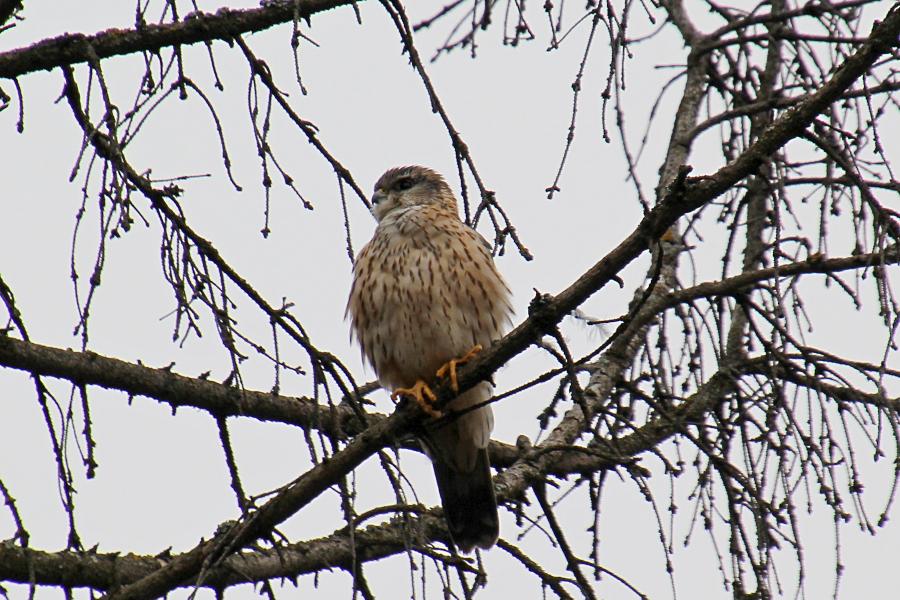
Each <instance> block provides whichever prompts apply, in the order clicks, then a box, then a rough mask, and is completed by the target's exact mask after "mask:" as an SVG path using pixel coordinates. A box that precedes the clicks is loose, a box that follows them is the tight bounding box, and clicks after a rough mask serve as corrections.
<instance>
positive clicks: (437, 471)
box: [433, 448, 500, 553]
mask: <svg viewBox="0 0 900 600" xmlns="http://www.w3.org/2000/svg"><path fill="white" fill-rule="evenodd" d="M433 464H434V476H435V479H437V485H438V492H440V495H441V503H442V504H443V505H444V518H445V519H446V521H447V526H448V527H449V528H450V535H451V536H452V537H453V542H454V543H455V544H456V546H457V547H458V548H459V549H460V550H461V551H462V552H465V553H469V552H471V551H472V550H473V549H474V548H475V546H478V547H479V548H482V549H487V548H490V547H491V546H493V545H494V543H495V542H496V541H497V537H498V536H499V535H500V523H499V519H498V516H497V498H496V496H495V495H494V484H493V481H492V480H491V467H490V460H489V459H488V451H487V448H480V449H479V450H478V457H477V459H476V461H475V468H474V469H472V470H471V471H467V472H463V471H458V470H456V469H454V468H453V467H452V466H450V465H449V464H447V463H446V462H444V461H442V460H440V459H437V460H434V463H433Z"/></svg>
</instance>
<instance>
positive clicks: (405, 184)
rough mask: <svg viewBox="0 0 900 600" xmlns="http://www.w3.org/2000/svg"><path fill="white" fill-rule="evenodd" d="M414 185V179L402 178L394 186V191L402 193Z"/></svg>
mask: <svg viewBox="0 0 900 600" xmlns="http://www.w3.org/2000/svg"><path fill="white" fill-rule="evenodd" d="M413 183H415V182H414V181H413V178H412V177H401V178H400V179H398V180H397V183H395V184H394V189H395V190H397V191H400V192H402V191H405V190H408V189H409V188H411V187H412V186H413Z"/></svg>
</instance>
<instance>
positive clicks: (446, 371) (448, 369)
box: [435, 344, 484, 394]
mask: <svg viewBox="0 0 900 600" xmlns="http://www.w3.org/2000/svg"><path fill="white" fill-rule="evenodd" d="M482 350H484V348H482V346H481V344H475V346H474V347H473V348H472V349H471V350H469V351H468V352H466V353H465V355H464V356H461V357H459V358H451V359H450V360H448V361H447V364H445V365H444V366H442V367H441V368H440V369H438V370H437V373H435V375H437V376H438V377H440V378H441V379H446V378H447V376H448V375H449V377H450V387H451V388H453V392H454V393H457V394H458V393H459V380H457V378H456V367H457V366H459V365H461V364H465V363H467V362H469V361H470V360H472V359H473V358H475V355H477V354H478V353H479V352H481V351H482Z"/></svg>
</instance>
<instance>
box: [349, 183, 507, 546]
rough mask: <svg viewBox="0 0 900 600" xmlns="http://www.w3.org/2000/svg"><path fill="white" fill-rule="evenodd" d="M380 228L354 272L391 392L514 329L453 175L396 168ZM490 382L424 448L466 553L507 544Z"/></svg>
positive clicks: (373, 354)
mask: <svg viewBox="0 0 900 600" xmlns="http://www.w3.org/2000/svg"><path fill="white" fill-rule="evenodd" d="M372 204H373V208H372V212H373V214H374V215H375V218H376V219H377V220H378V226H377V227H376V229H375V234H374V236H373V237H372V240H371V241H370V242H369V243H368V244H366V246H365V247H364V248H363V249H362V250H361V251H360V253H359V255H358V256H357V257H356V261H355V263H354V266H353V286H352V288H351V289H350V300H349V302H348V304H347V312H348V314H349V315H350V318H351V328H352V331H353V333H354V334H355V336H356V339H357V340H358V341H359V344H360V346H361V347H362V352H363V355H364V356H365V357H366V359H367V360H368V361H369V362H370V363H371V364H372V366H373V367H374V369H375V373H376V374H377V375H378V379H379V381H380V382H381V384H382V385H383V386H385V387H386V388H388V389H390V390H398V389H401V388H411V387H412V386H414V385H415V384H416V382H417V381H430V380H432V379H433V378H434V377H435V373H436V371H437V370H438V369H439V368H440V367H441V366H443V365H444V364H446V363H447V362H448V361H450V360H451V359H453V358H458V357H461V356H463V355H465V354H466V353H467V352H468V351H469V350H471V349H472V348H473V347H474V346H476V345H479V344H480V345H481V346H483V347H487V346H488V345H489V344H490V343H491V341H492V340H494V339H497V338H499V337H500V336H501V335H502V334H503V333H504V331H505V330H506V328H507V327H508V325H509V320H510V313H511V310H512V309H511V306H510V302H509V288H507V286H506V284H505V283H504V282H503V279H502V278H501V276H500V274H499V273H498V272H497V269H496V267H495V266H494V261H493V259H492V257H491V253H490V248H489V246H488V245H487V243H486V242H485V241H484V239H483V238H482V237H481V236H480V235H479V234H478V233H477V232H476V231H475V230H474V229H472V228H470V227H469V226H467V225H466V224H465V223H463V222H462V221H461V220H460V219H459V215H458V213H457V206H456V199H455V198H454V196H453V192H452V191H451V190H450V188H449V186H448V185H447V183H446V182H445V181H444V179H443V178H442V177H441V176H440V175H438V174H437V173H435V172H434V171H432V170H430V169H426V168H424V167H402V168H397V169H391V170H389V171H387V172H386V173H385V174H384V175H382V176H381V178H380V179H379V180H378V182H377V183H376V184H375V194H374V195H373V197H372ZM490 397H491V386H490V384H488V383H480V384H478V385H477V386H475V387H474V388H471V389H470V390H468V391H466V392H464V393H463V394H461V395H460V396H458V397H457V398H456V399H454V400H453V401H452V402H450V404H449V405H448V407H447V409H448V412H449V413H451V418H449V419H445V420H443V421H442V422H441V423H434V422H431V423H430V424H429V425H428V426H427V427H426V434H425V436H424V437H423V439H422V442H423V444H424V446H425V448H426V449H427V451H428V453H429V455H430V456H431V459H432V462H433V464H434V472H435V478H436V479H437V483H438V490H439V492H440V495H441V500H442V502H443V505H444V514H445V516H446V519H447V524H448V526H449V529H450V532H451V534H452V536H453V539H454V542H455V543H456V545H457V546H458V547H459V548H460V550H462V551H463V552H471V551H472V549H473V548H474V547H475V546H478V547H480V548H489V547H491V546H492V545H493V544H494V542H496V540H497V536H498V532H499V525H498V519H497V503H496V499H495V498H494V488H493V484H492V482H491V472H490V462H489V460H488V455H487V445H488V442H489V441H490V436H491V429H492V428H493V414H492V412H491V409H490V407H489V406H485V407H483V408H479V409H477V410H473V411H469V412H467V413H465V414H462V415H458V416H453V414H452V413H454V412H459V411H462V410H464V409H465V408H467V407H471V406H474V405H476V404H479V403H481V402H484V401H486V400H488V399H490Z"/></svg>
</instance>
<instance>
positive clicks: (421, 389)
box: [391, 379, 443, 419]
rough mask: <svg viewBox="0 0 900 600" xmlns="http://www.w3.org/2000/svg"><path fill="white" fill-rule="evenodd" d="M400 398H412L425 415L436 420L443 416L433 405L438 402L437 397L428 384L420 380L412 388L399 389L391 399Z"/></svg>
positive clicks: (392, 394)
mask: <svg viewBox="0 0 900 600" xmlns="http://www.w3.org/2000/svg"><path fill="white" fill-rule="evenodd" d="M398 396H406V397H407V398H412V399H414V400H415V401H416V404H418V405H419V408H421V409H422V410H423V411H425V413H426V414H427V415H429V416H431V417H434V418H435V419H438V418H440V417H441V416H443V413H441V411H439V410H437V409H436V408H435V407H434V406H432V404H434V403H435V402H436V401H437V396H435V395H434V392H433V391H431V388H430V387H428V384H427V383H425V382H424V381H422V380H421V379H419V380H418V381H416V383H415V384H413V386H412V387H411V388H397V389H396V390H394V391H393V392H391V399H393V400H396V399H397V397H398Z"/></svg>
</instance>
